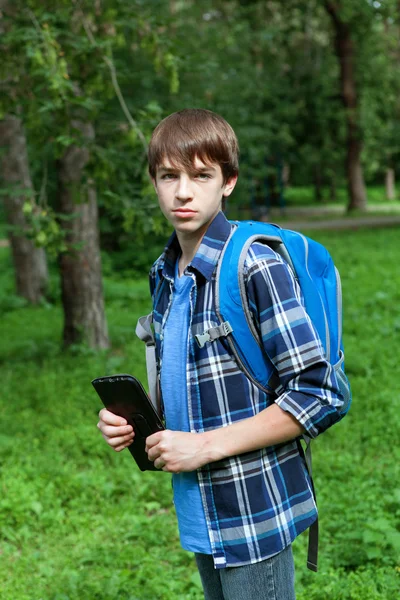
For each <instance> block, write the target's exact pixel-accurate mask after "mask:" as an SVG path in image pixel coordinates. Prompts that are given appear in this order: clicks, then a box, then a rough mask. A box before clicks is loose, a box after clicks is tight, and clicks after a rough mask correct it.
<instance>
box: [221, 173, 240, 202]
mask: <svg viewBox="0 0 400 600" xmlns="http://www.w3.org/2000/svg"><path fill="white" fill-rule="evenodd" d="M237 180H238V176H237V175H233V176H232V177H230V178H229V179H228V181H227V182H226V183H225V185H224V192H223V194H222V195H223V196H224V198H227V197H228V196H230V195H231V194H232V192H233V190H234V189H235V185H236V182H237Z"/></svg>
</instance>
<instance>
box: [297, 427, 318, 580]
mask: <svg viewBox="0 0 400 600" xmlns="http://www.w3.org/2000/svg"><path fill="white" fill-rule="evenodd" d="M303 440H304V441H305V443H306V450H305V452H304V460H305V463H306V467H307V471H308V474H309V476H310V481H311V487H312V492H313V496H314V502H315V504H317V497H316V495H315V486H314V480H313V477H312V457H311V438H310V437H309V436H308V435H305V434H304V435H303ZM299 445H300V444H299ZM318 541H319V523H318V515H317V518H316V519H315V521H314V523H313V524H312V525H311V526H310V527H309V529H308V550H307V567H308V569H310V570H311V571H314V572H315V573H316V572H317V571H318Z"/></svg>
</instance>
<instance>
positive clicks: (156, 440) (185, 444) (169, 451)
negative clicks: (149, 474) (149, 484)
mask: <svg viewBox="0 0 400 600" xmlns="http://www.w3.org/2000/svg"><path fill="white" fill-rule="evenodd" d="M146 452H147V455H148V457H149V460H151V461H153V462H154V465H155V467H156V468H157V469H160V470H162V471H168V472H169V473H181V472H183V471H185V472H187V471H195V470H196V469H198V468H199V467H201V466H203V465H205V464H207V463H208V462H210V459H209V457H208V456H207V452H206V441H205V438H204V435H203V434H201V433H186V432H184V431H172V430H170V429H166V430H164V431H158V432H157V433H153V434H152V435H150V436H149V437H148V438H147V439H146Z"/></svg>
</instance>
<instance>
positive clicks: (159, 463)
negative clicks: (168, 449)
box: [154, 457, 165, 470]
mask: <svg viewBox="0 0 400 600" xmlns="http://www.w3.org/2000/svg"><path fill="white" fill-rule="evenodd" d="M154 466H155V468H156V469H160V470H161V469H163V468H164V467H165V462H164V461H163V459H162V458H160V457H159V458H157V459H156V460H155V461H154Z"/></svg>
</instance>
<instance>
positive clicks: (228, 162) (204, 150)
mask: <svg viewBox="0 0 400 600" xmlns="http://www.w3.org/2000/svg"><path fill="white" fill-rule="evenodd" d="M196 157H197V158H199V159H200V160H201V161H202V162H204V163H205V164H209V163H213V162H215V163H218V164H219V166H220V167H221V171H222V176H223V179H224V183H226V182H227V181H228V180H229V179H230V178H231V177H233V176H235V175H237V174H238V172H239V145H238V141H237V138H236V135H235V132H234V131H233V129H232V127H231V126H230V125H229V123H227V122H226V121H225V119H223V118H222V117H220V116H219V115H217V114H216V113H214V112H211V111H210V110H205V109H202V108H186V109H184V110H180V111H179V112H175V113H173V114H172V115H169V116H168V117H166V118H165V119H163V120H162V121H161V122H160V123H159V124H158V125H157V127H156V128H155V130H154V131H153V135H152V137H151V140H150V144H149V150H148V161H149V173H150V175H151V177H152V178H153V179H155V177H156V173H157V168H158V167H159V166H160V165H161V164H162V162H163V160H165V159H168V161H169V162H170V163H171V164H172V165H173V166H175V167H177V166H181V167H182V166H183V167H184V168H186V169H188V171H190V170H192V169H193V165H194V161H195V159H196Z"/></svg>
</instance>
